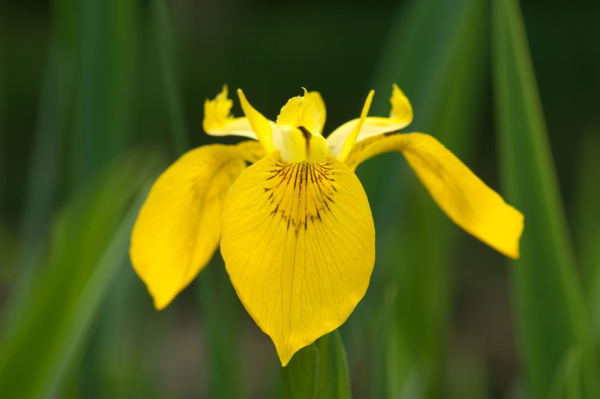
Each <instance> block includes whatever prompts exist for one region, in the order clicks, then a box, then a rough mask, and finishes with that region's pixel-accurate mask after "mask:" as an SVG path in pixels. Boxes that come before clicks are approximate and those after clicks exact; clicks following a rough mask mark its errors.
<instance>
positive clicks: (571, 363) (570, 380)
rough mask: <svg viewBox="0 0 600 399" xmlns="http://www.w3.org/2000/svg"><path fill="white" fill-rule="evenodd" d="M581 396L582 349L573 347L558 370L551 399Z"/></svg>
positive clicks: (567, 398)
mask: <svg viewBox="0 0 600 399" xmlns="http://www.w3.org/2000/svg"><path fill="white" fill-rule="evenodd" d="M581 398H582V396H581V351H580V350H578V349H576V348H572V349H570V350H569V351H568V352H567V353H566V354H565V357H564V359H563V360H562V362H561V364H560V365H559V367H558V369H557V370H556V377H555V378H554V381H553V383H552V388H551V389H550V395H549V399H581Z"/></svg>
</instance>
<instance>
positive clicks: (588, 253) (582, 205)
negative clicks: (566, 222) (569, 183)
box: [573, 122, 600, 342]
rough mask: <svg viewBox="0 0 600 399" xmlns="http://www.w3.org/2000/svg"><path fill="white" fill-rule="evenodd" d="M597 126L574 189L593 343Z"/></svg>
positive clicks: (599, 331) (587, 137) (596, 322)
mask: <svg viewBox="0 0 600 399" xmlns="http://www.w3.org/2000/svg"><path fill="white" fill-rule="evenodd" d="M599 153H600V126H599V125H598V123H597V122H596V123H592V124H590V125H589V126H588V128H587V129H586V131H585V132H584V137H583V140H582V142H581V151H580V154H581V155H580V165H579V173H578V174H577V186H576V188H577V190H576V192H575V201H574V202H573V204H574V206H573V216H574V218H575V223H574V224H575V229H574V233H575V237H576V241H575V242H576V244H577V246H576V249H577V258H578V260H579V261H580V263H581V269H582V274H583V282H584V286H585V290H586V295H587V300H588V306H589V310H590V317H591V319H592V325H593V329H594V336H595V338H596V342H600V207H598V204H600V184H598V171H599V170H600V158H599V157H598V154H599Z"/></svg>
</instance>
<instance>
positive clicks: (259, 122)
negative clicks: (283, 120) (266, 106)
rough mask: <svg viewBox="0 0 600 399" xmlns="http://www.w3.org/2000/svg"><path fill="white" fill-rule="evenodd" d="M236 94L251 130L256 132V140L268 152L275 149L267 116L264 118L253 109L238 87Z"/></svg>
mask: <svg viewBox="0 0 600 399" xmlns="http://www.w3.org/2000/svg"><path fill="white" fill-rule="evenodd" d="M238 96H239V98H240V102H241V103H242V109H243V110H244V114H246V117H247V118H248V121H249V122H250V125H251V126H252V130H254V133H256V136H257V137H258V141H260V143H261V144H262V145H263V147H265V150H267V152H268V153H271V152H273V151H274V150H275V146H274V145H273V131H272V129H271V123H269V120H268V119H267V118H265V117H264V116H263V115H262V114H261V113H260V112H258V111H257V110H255V109H254V108H253V107H252V105H250V103H249V102H248V100H246V96H245V95H244V92H242V90H241V89H238Z"/></svg>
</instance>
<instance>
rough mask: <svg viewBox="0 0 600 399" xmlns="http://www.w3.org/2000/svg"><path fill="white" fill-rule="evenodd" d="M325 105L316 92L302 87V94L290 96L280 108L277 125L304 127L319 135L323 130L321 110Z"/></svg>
mask: <svg viewBox="0 0 600 399" xmlns="http://www.w3.org/2000/svg"><path fill="white" fill-rule="evenodd" d="M324 110H325V105H324V103H323V99H322V98H321V96H320V95H319V94H318V93H316V95H315V94H311V93H308V92H307V91H306V89H304V96H302V97H301V96H297V97H292V98H290V99H289V100H288V102H287V103H286V104H285V105H284V106H283V108H281V111H280V112H279V116H277V125H278V126H279V127H280V129H281V127H282V126H286V125H288V126H295V127H300V126H302V127H304V128H305V129H306V130H308V131H309V132H310V133H312V134H317V135H320V134H321V132H322V131H323V123H324V122H325V115H324V114H322V111H324Z"/></svg>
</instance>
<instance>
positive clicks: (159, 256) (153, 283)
mask: <svg viewBox="0 0 600 399" xmlns="http://www.w3.org/2000/svg"><path fill="white" fill-rule="evenodd" d="M261 155H264V150H262V147H261V146H260V144H259V143H257V142H244V143H240V145H238V146H225V145H210V146H205V147H200V148H197V149H195V150H192V151H189V152H188V153H186V154H184V155H183V156H182V157H181V158H179V160H177V161H176V162H175V163H174V164H173V165H171V166H170V167H169V168H168V169H167V170H166V171H165V172H164V173H163V174H162V175H161V176H160V177H159V178H158V180H157V181H156V183H154V186H153V187H152V190H151V191H150V194H149V195H148V198H147V199H146V202H145V203H144V205H143V206H142V209H141V210H140V213H139V215H138V218H137V221H136V223H135V226H134V228H133V233H132V236H131V247H130V255H131V260H132V262H133V266H134V268H135V270H136V272H137V274H138V275H139V276H140V278H141V279H142V280H143V281H144V282H145V283H146V286H147V287H148V290H149V291H150V294H151V295H152V297H153V298H154V305H155V306H156V308H157V309H159V310H160V309H163V308H164V307H165V306H167V305H168V304H169V303H170V302H171V301H172V300H173V298H174V297H175V296H176V295H177V294H178V293H179V292H180V291H181V290H182V289H184V288H185V287H186V286H187V285H188V284H189V283H190V282H191V281H192V280H193V279H194V277H195V276H196V275H197V274H198V272H199V271H200V270H201V269H202V268H203V267H204V266H205V265H206V263H207V262H208V261H209V260H210V258H211V257H212V255H213V253H214V251H215V249H216V248H217V246H218V245H219V240H220V239H221V213H222V210H223V203H224V201H225V195H226V194H227V190H229V187H231V185H232V184H233V182H234V181H235V180H236V179H237V178H238V176H239V175H240V173H242V171H243V170H244V169H245V168H246V162H245V160H248V161H250V162H253V161H255V160H258V159H260V157H261Z"/></svg>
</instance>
